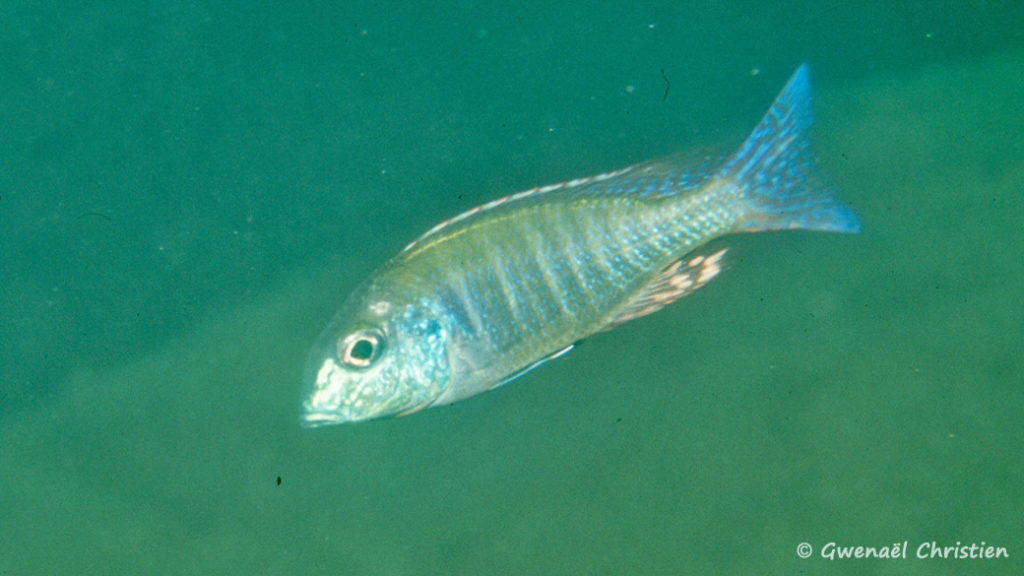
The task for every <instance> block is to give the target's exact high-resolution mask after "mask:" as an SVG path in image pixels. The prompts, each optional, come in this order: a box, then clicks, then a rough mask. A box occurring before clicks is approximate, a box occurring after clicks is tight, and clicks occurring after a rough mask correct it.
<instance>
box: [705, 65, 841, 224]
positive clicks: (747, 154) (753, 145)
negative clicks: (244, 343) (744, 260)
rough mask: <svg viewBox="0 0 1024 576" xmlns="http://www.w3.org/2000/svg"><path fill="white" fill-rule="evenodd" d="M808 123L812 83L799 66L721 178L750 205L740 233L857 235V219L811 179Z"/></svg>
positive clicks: (724, 167) (725, 166)
mask: <svg viewBox="0 0 1024 576" xmlns="http://www.w3.org/2000/svg"><path fill="white" fill-rule="evenodd" d="M812 120H813V118H812V114H811V82H810V77H809V75H808V72H807V64H802V65H800V67H799V68H797V70H796V72H794V73H793V76H792V77H791V78H790V79H789V82H787V83H786V87H785V88H783V89H782V92H781V93H779V95H778V97H777V98H775V102H774V103H773V104H772V106H771V108H769V109H768V113H767V114H765V115H764V118H763V119H762V120H761V122H760V123H758V125H757V127H756V128H754V131H753V132H752V133H751V134H750V136H749V137H748V138H747V141H746V142H744V143H743V145H742V146H740V149H739V150H737V151H736V153H735V154H733V155H732V156H731V157H730V158H729V159H728V160H727V161H726V162H725V164H724V165H723V166H722V169H721V172H720V173H719V176H720V177H721V178H724V179H728V180H730V181H732V182H734V183H735V184H736V185H737V186H739V187H741V188H743V189H744V190H745V191H746V195H747V198H748V200H749V201H750V203H751V210H750V213H749V215H748V216H747V217H746V218H745V219H744V222H743V224H741V228H742V229H744V230H750V231H754V230H777V229H784V228H805V229H809V230H823V231H828V232H847V233H852V232H860V221H859V220H858V219H857V215H856V214H854V213H853V211H852V210H850V209H849V208H847V207H846V206H844V205H843V204H840V203H839V202H838V201H837V200H836V199H835V198H833V197H832V195H831V193H830V191H829V190H828V189H827V188H823V187H821V186H820V185H819V184H818V183H817V181H816V180H815V179H814V177H813V175H812V173H811V169H812V168H813V166H814V158H813V157H812V156H811V152H810V147H809V141H808V137H807V130H808V129H809V128H810V126H811V122H812Z"/></svg>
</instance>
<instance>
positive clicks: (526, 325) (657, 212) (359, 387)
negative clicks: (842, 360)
mask: <svg viewBox="0 0 1024 576" xmlns="http://www.w3.org/2000/svg"><path fill="white" fill-rule="evenodd" d="M811 123H812V111H811V88H810V79H809V73H808V67H807V64H802V65H801V66H800V67H799V68H798V69H797V70H796V71H795V72H794V73H793V75H792V76H791V77H790V79H789V81H788V82H787V83H786V85H785V87H784V88H783V89H782V91H781V92H780V93H779V95H778V96H777V97H776V99H775V101H774V102H773V103H772V105H771V107H770V108H769V109H768V112H767V113H766V114H765V115H764V117H763V119H762V120H761V121H760V123H758V124H757V126H756V127H755V128H754V130H753V132H752V133H751V134H750V136H749V137H748V138H747V139H746V140H745V141H744V142H743V144H742V145H741V146H740V147H739V149H738V150H736V152H735V153H733V154H732V155H731V156H729V157H727V158H725V160H724V161H722V162H720V163H718V164H717V165H713V166H712V165H711V164H709V163H708V162H707V161H698V162H695V161H692V160H687V161H684V160H682V159H681V158H680V157H676V156H670V157H668V158H664V159H661V160H653V161H648V162H644V163H640V164H636V165H633V166H629V167H626V168H622V169H619V170H615V171H612V172H608V173H605V174H600V175H597V176H591V177H587V178H579V179H576V180H572V181H569V182H564V183H561V184H554V185H550V186H543V187H539V188H534V189H532V190H527V191H525V192H520V193H517V194H512V195H510V196H506V197H504V198H500V199H498V200H494V201H492V202H488V203H486V204H483V205H481V206H478V207H476V208H473V209H471V210H469V211H467V212H464V213H462V214H460V215H458V216H455V217H454V218H451V219H450V220H447V221H445V222H442V223H440V224H438V225H437V226H435V227H433V228H431V229H430V230H428V231H427V232H426V233H424V234H423V235H422V236H420V237H419V238H418V239H416V240H414V241H413V242H412V243H411V244H409V245H408V246H407V247H406V248H405V249H404V250H402V251H401V252H400V253H399V254H398V255H396V256H395V257H393V258H392V259H391V260H389V261H387V262H386V263H385V264H383V265H382V266H381V267H380V268H379V269H377V270H376V271H375V272H374V273H373V274H371V275H370V276H369V277H368V278H367V279H366V280H365V281H363V283H362V284H360V285H359V286H358V287H357V288H356V289H355V290H354V291H353V292H352V293H351V294H350V295H349V296H348V298H347V299H346V300H345V301H344V303H343V304H342V307H341V309H340V310H339V311H338V312H337V314H336V315H335V316H334V318H333V319H332V320H331V321H330V323H329V324H328V325H327V327H326V328H325V329H324V330H323V332H322V333H321V334H320V336H319V337H318V338H317V339H316V341H315V343H314V345H313V348H312V351H311V352H310V356H309V360H308V362H307V365H306V369H305V373H304V376H303V378H304V382H303V388H304V392H303V398H304V399H303V402H302V414H301V418H300V421H301V424H302V425H303V426H305V427H317V426H325V425H332V424H341V423H346V422H362V421H366V420H372V419H377V418H383V417H389V416H402V415H407V414H411V413H414V412H418V411H420V410H423V409H425V408H428V407H432V406H441V405H446V404H451V403H453V402H458V401H460V400H464V399H466V398H469V397H471V396H475V395H477V394H480V393H482V392H486V391H488V390H493V389H495V388H497V387H499V386H501V385H503V384H506V383H508V382H509V381H511V380H513V379H515V378H517V377H518V376H521V375H522V374H524V373H526V372H528V371H530V370H531V369H533V368H535V367H537V366H538V365H540V364H542V363H544V362H546V361H548V360H551V359H554V358H558V357H560V356H563V355H565V354H566V353H567V352H569V351H570V350H572V349H573V347H574V346H575V345H576V344H577V343H579V342H580V341H582V340H583V339H584V338H587V337H589V336H592V335H594V334H596V333H598V332H602V331H606V330H609V329H611V328H614V327H616V326H619V325H621V324H623V323H625V322H628V321H630V320H633V319H635V318H639V317H642V316H646V315H648V314H651V313H653V312H656V311H657V310H660V309H661V308H663V307H665V306H666V305H668V304H670V303H672V302H675V301H676V300H679V299H680V298H682V297H683V296H686V295H688V294H691V293H693V292H694V291H695V290H697V289H699V288H701V287H703V286H705V285H707V284H708V282H710V281H711V280H712V279H714V278H715V277H717V276H718V275H719V274H720V272H721V271H722V270H723V268H724V262H725V256H726V253H727V250H728V248H719V249H717V250H711V249H708V248H707V246H706V245H707V243H708V242H709V241H711V240H713V239H716V238H718V237H720V236H725V235H727V234H732V233H737V232H758V231H768V230H785V229H806V230H817V231H825V232H839V233H856V232H859V231H860V230H861V224H860V221H859V220H858V218H857V216H856V214H855V213H854V212H853V211H852V210H851V209H850V208H849V207H847V206H846V205H844V204H842V203H840V202H839V201H838V200H836V199H835V195H834V193H833V191H832V189H831V188H829V187H827V186H825V185H823V184H822V183H821V180H820V179H818V178H817V177H815V174H814V164H815V162H814V157H813V156H812V154H811V151H810V147H809V139H808V131H809V128H810V126H811Z"/></svg>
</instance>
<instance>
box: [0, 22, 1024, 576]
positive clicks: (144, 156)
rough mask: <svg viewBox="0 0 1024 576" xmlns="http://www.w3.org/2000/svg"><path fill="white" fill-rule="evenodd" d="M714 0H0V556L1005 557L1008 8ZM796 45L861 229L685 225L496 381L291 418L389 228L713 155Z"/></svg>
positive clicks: (827, 168) (763, 100) (1008, 471)
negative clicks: (657, 260) (667, 255)
mask: <svg viewBox="0 0 1024 576" xmlns="http://www.w3.org/2000/svg"><path fill="white" fill-rule="evenodd" d="M752 6H753V4H751V3H745V2H743V3H741V2H736V3H732V4H727V3H715V6H714V7H712V6H711V5H710V4H704V3H693V4H685V3H669V2H666V3H652V4H646V3H644V4H641V5H638V4H637V3H633V2H625V3H601V4H593V5H592V4H582V3H580V4H574V3H562V4H557V3H556V4H551V3H532V4H530V3H517V4H512V5H502V6H500V7H499V6H497V5H492V4H490V3H475V2H451V3H426V4H422V5H420V4H413V3H408V5H403V4H398V3H395V4H391V3H385V4H372V5H366V6H365V7H360V8H351V7H346V6H342V5H339V4H338V3H321V4H318V3H303V4H301V5H290V4H288V3H272V2H256V3H248V4H246V6H245V7H244V8H241V7H240V5H237V4H230V5H220V4H215V3H209V2H206V3H204V2H193V3H155V2H153V3H145V2H136V3H131V4H127V3H115V2H101V3H90V4H89V5H87V6H86V5H82V6H71V5H68V4H67V3H59V2H8V3H4V4H3V5H0V43H2V49H0V126H2V127H3V130H2V134H3V137H2V138H0V344H2V345H0V378H2V380H0V576H8V575H22V574H25V575H39V574H61V575H64V574H182V573H184V574H353V575H364V574H366V575H372V574H380V575H407V574H408V575H414V574H702V573H708V574H811V573H838V574H866V573H874V574H1019V573H1021V572H1022V571H1024V562H1022V558H1024V536H1022V534H1024V419H1022V417H1021V407H1022V406H1024V306H1022V302H1024V300H1022V298H1021V295H1022V293H1024V258H1022V257H1021V254H1022V253H1024V234H1022V233H1021V228H1022V223H1024V7H1022V5H1020V3H1016V2H988V3H971V4H969V5H967V4H964V5H963V7H961V4H960V3H955V2H950V3H936V2H906V3H899V4H896V5H893V4H891V3H877V5H874V4H873V5H868V6H862V7H856V8H855V7H854V6H853V5H852V4H849V3H833V4H827V3H821V2H787V3H773V4H771V5H770V6H761V7H758V8H756V9H753V8H751V7H752ZM802 61H807V62H809V63H810V65H811V70H812V75H813V82H814V85H815V93H816V102H815V108H816V113H817V118H818V120H817V123H816V127H815V131H814V136H815V142H816V150H817V152H818V155H819V156H820V163H821V171H822V173H823V174H825V175H826V176H827V178H828V179H830V180H831V181H832V182H833V183H834V185H835V186H836V188H837V189H838V190H839V196H840V197H841V198H843V199H844V200H845V201H847V202H848V203H849V204H850V205H851V206H853V207H854V208H855V210H856V211H857V212H858V214H859V215H860V216H861V218H862V220H863V223H864V232H863V233H862V234H860V235H858V236H837V235H826V234H813V233H804V232H791V233H773V234H754V235H743V236H736V237H730V238H725V239H722V240H719V241H717V242H718V243H720V244H722V245H723V246H724V245H728V246H730V247H731V249H730V252H729V255H730V261H729V270H728V272H727V273H726V274H724V275H723V276H722V278H721V279H719V280H716V281H715V282H714V283H712V285H711V286H709V287H708V288H705V289H703V290H701V291H700V292H698V293H697V294H694V295H693V296H690V297H687V298H685V299H684V300H683V301H681V302H680V303H678V304H676V305H673V306H672V307H670V308H668V309H666V310H664V311H662V312H659V313H658V314H656V315H653V316H650V317H648V318H644V319H641V320H638V321H635V322H632V323H630V324H627V325H625V326H622V327H621V328H618V329H616V330H615V331H612V332H609V333H606V334H601V335H598V336H596V337H594V338H591V339H589V340H588V341H587V342H585V343H584V345H582V346H581V347H580V348H579V349H578V350H577V351H574V352H573V353H572V354H570V355H568V356H567V357H566V358H564V359H561V360H559V361H557V362H552V363H550V364H548V365H546V366H544V367H543V368H541V369H538V370H536V371H534V372H532V373H530V374H529V375H528V376H525V377H524V378H522V379H520V380H518V381H516V382H515V383H514V384H512V385H510V386H507V387H504V388H502V389H500V390H497V391H494V392H491V393H488V394H485V395H483V396H480V397H477V398H474V399H472V400H469V401H466V402H463V403H460V404H456V405H454V406H451V407H448V408H444V409H433V410H428V411H426V412H422V413H419V414H416V415H415V416H412V417H409V418H399V419H394V420H388V421H380V422H372V423H367V424H362V425H356V426H343V427H335V428H330V429H322V430H303V429H301V428H300V427H299V425H298V406H299V392H300V390H299V387H300V386H299V378H300V376H301V371H302V366H303V363H304V361H305V356H306V353H307V351H308V348H309V346H310V345H311V343H312V340H313V339H314V338H315V336H316V335H317V333H318V332H319V330H320V329H321V328H322V327H323V325H324V324H325V323H326V321H327V320H328V319H329V317H330V315H331V314H332V313H333V312H334V310H335V308H336V307H337V306H338V305H339V304H340V303H341V300H342V299H343V298H344V296H345V295H346V294H347V292H348V291H349V290H351V289H352V288H354V287H355V286H356V284H357V283H358V282H359V281H360V280H361V279H362V278H363V277H365V276H366V275H367V274H369V273H370V272H371V271H372V270H373V268H374V267H376V266H377V265H378V264H380V263H382V262H383V261H384V260H386V259H387V258H388V257H390V256H391V255H393V254H394V253H395V252H397V251H398V250H400V249H401V247H402V246H404V245H405V244H406V243H407V242H408V241H410V240H411V239H412V238H414V237H415V236H416V235H417V234H419V233H420V232H422V231H424V230H426V229H427V228H429V227H430V226H432V225H434V224H435V223H437V222H438V221H440V220H442V219H444V218H446V217H448V216H451V215H453V214H455V213H458V212H460V211H462V210H465V209H467V208H470V207H472V206H474V205H477V204H480V203H482V202H485V201H487V200H490V199H493V198H496V197H498V196H501V195H504V194H508V193H511V192H515V191H518V190H521V189H525V188H530V187H533V186H536V185H541V184H548V183H552V182H557V181H560V180H565V179H569V178H573V177H577V176H584V175H589V174H593V173H596V172H600V171H605V170H609V169H614V168H619V167H622V166H624V165H628V164H630V163H634V162H637V161H641V160H645V159H648V158H652V157H657V156H660V155H665V154H670V153H673V152H679V151H685V150H688V149H692V148H696V147H709V148H711V149H713V150H716V151H718V152H721V153H727V152H729V151H730V150H731V149H732V148H734V147H736V146H737V145H738V144H739V143H740V142H741V141H742V139H743V138H744V137H745V135H746V132H747V131H748V130H749V129H751V128H752V127H753V126H754V124H755V123H756V122H757V120H758V119H759V118H760V116H761V114H763V112H764V111H765V109H766V108H767V106H768V105H769V104H770V102H771V100H772V98H773V97H774V96H775V94H776V93H777V92H778V90H779V89H781V87H782V85H783V84H784V83H785V80H786V79H787V78H788V76H789V74H790V73H791V72H792V71H793V70H794V69H795V68H796V67H797V66H798V65H799V63H800V62H802ZM903 541H907V542H908V545H909V550H908V558H906V559H896V560H879V559H870V560H864V559H860V560H854V559H843V560H831V561H830V560H828V559H825V558H822V557H821V555H820V551H821V549H822V547H823V546H825V545H826V544H828V543H830V542H836V543H838V544H840V545H842V546H857V545H861V546H875V547H882V546H891V545H892V544H893V543H896V542H903ZM933 541H935V542H937V543H938V544H939V545H940V546H954V545H956V543H957V542H958V541H959V542H961V543H962V544H966V545H970V544H971V543H978V544H980V543H981V542H983V541H984V542H985V543H986V545H994V546H999V547H1004V548H1006V550H1007V551H1008V553H1009V556H1010V557H1009V558H1001V559H990V560H982V559H937V558H936V559H928V560H922V559H917V558H915V557H914V556H915V552H916V549H917V546H918V545H920V544H922V543H930V542H933ZM801 543H808V544H810V545H811V546H812V547H813V554H812V557H811V558H808V559H801V558H799V557H798V555H797V547H798V545H799V544H801Z"/></svg>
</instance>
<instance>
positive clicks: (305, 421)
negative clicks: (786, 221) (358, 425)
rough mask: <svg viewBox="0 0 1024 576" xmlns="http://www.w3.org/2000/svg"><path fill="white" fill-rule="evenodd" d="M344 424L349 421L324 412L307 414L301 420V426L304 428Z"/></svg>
mask: <svg viewBox="0 0 1024 576" xmlns="http://www.w3.org/2000/svg"><path fill="white" fill-rule="evenodd" d="M344 422H347V420H345V419H344V418H341V417H339V416H338V415H337V414H326V413H323V412H307V413H306V414H303V415H302V416H301V417H300V418H299V424H301V425H302V427H303V428H320V427H323V426H332V425H335V424H342V423H344Z"/></svg>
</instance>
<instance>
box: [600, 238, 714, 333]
mask: <svg viewBox="0 0 1024 576" xmlns="http://www.w3.org/2000/svg"><path fill="white" fill-rule="evenodd" d="M725 251H726V248H723V249H721V250H719V251H718V252H715V253H714V254H710V255H707V256H704V255H697V256H690V257H687V258H684V259H682V260H677V261H676V262H673V263H672V264H670V265H669V266H668V267H667V268H665V269H664V270H662V272H661V274H659V275H658V277H657V278H655V279H654V280H653V281H652V282H651V283H650V284H648V285H647V286H646V287H645V288H644V289H643V290H642V291H641V292H640V293H639V294H637V295H636V296H635V297H634V298H633V300H631V301H630V302H629V304H628V305H627V306H626V307H625V308H623V309H622V310H621V311H619V313H618V314H617V315H616V316H615V317H614V318H612V319H611V321H610V322H608V324H607V325H605V327H604V328H602V330H611V329H612V328H614V327H616V326H618V325H620V324H624V323H626V322H629V321H630V320H633V319H634V318H639V317H641V316H646V315H648V314H650V313H652V312H656V311H658V310H661V309H662V308H664V307H665V306H667V305H669V304H671V303H673V302H675V301H676V300H679V299H680V298H682V297H683V296H686V295H687V294H690V293H692V292H693V291H695V290H697V289H698V288H700V287H701V286H704V285H705V284H707V283H708V282H710V281H711V279H712V278H714V277H715V276H717V275H718V273H719V272H721V271H722V256H723V255H724V254H725Z"/></svg>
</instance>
